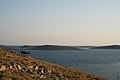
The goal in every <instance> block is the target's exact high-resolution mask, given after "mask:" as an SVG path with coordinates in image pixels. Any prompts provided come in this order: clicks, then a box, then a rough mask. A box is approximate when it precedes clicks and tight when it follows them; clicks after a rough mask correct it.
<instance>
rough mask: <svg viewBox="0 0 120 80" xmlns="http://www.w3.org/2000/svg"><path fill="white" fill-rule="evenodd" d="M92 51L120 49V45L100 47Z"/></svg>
mask: <svg viewBox="0 0 120 80" xmlns="http://www.w3.org/2000/svg"><path fill="white" fill-rule="evenodd" d="M91 49H120V45H109V46H99V47H93V48H91Z"/></svg>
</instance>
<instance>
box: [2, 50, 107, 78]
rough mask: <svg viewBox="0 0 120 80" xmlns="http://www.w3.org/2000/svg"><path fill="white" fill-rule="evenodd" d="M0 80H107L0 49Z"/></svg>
mask: <svg viewBox="0 0 120 80" xmlns="http://www.w3.org/2000/svg"><path fill="white" fill-rule="evenodd" d="M0 80H108V79H105V78H102V77H99V76H96V75H93V74H89V73H86V72H84V71H80V70H76V69H72V68H67V67H63V66H60V65H57V64H53V63H48V62H45V61H41V60H37V59H34V58H31V57H29V56H23V55H17V54H16V53H13V52H7V51H5V50H3V49H0Z"/></svg>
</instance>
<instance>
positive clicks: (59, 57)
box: [17, 49, 120, 80]
mask: <svg viewBox="0 0 120 80" xmlns="http://www.w3.org/2000/svg"><path fill="white" fill-rule="evenodd" d="M17 52H19V50H17ZM29 52H31V56H32V57H33V58H37V59H40V60H44V61H48V62H53V63H57V64H60V65H62V66H67V67H71V68H75V69H79V70H84V71H86V72H89V73H92V74H95V75H99V76H103V77H106V78H110V79H112V80H120V78H117V76H119V77H120V50H119V49H114V50H111V49H86V50H29Z"/></svg>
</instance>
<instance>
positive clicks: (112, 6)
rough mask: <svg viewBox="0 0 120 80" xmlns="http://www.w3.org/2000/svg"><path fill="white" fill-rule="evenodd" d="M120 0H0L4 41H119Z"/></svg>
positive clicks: (0, 36) (1, 41)
mask: <svg viewBox="0 0 120 80" xmlns="http://www.w3.org/2000/svg"><path fill="white" fill-rule="evenodd" d="M119 34H120V0H0V44H1V45H23V44H27V45H28V44H29V45H40V44H54V45H56V44H57V45H108V44H120V37H119Z"/></svg>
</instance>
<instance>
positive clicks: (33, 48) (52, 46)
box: [0, 45, 81, 50]
mask: <svg viewBox="0 0 120 80" xmlns="http://www.w3.org/2000/svg"><path fill="white" fill-rule="evenodd" d="M0 48H3V49H6V50H21V49H22V50H81V49H80V48H79V47H76V46H58V45H41V46H29V45H24V46H17V47H15V46H5V45H0Z"/></svg>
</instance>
